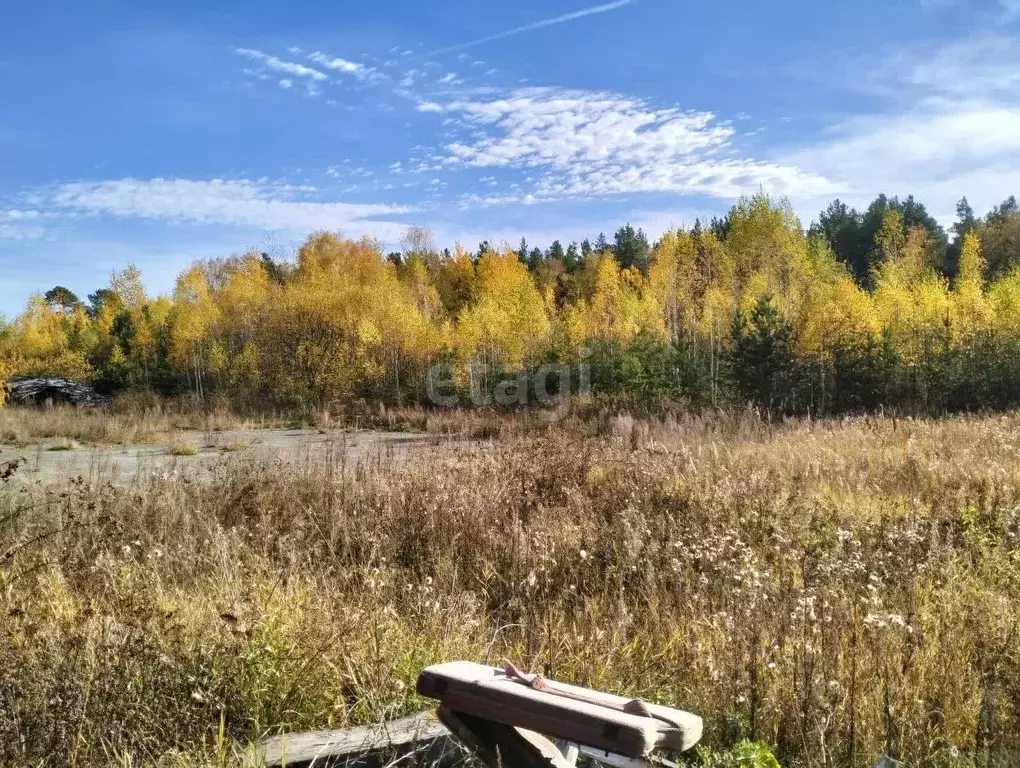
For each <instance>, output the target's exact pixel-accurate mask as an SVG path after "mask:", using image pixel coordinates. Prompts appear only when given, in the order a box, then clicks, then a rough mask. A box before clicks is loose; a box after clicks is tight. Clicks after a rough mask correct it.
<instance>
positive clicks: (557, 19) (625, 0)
mask: <svg viewBox="0 0 1020 768" xmlns="http://www.w3.org/2000/svg"><path fill="white" fill-rule="evenodd" d="M633 2H634V0H616V2H612V3H605V4H604V5H593V6H591V7H590V8H582V9H581V10H579V11H574V12H573V13H565V14H563V15H562V16H554V17H553V18H551V19H543V20H542V21H536V22H534V23H532V24H525V25H524V26H523V27H514V28H513V29H508V30H506V31H505V32H497V33H496V34H494V35H489V36H488V37H480V38H478V39H477V40H472V41H471V42H469V43H458V44H457V45H450V46H447V47H446V48H438V49H436V50H434V51H430V53H429V55H430V56H431V55H434V54H437V53H447V52H449V51H459V50H461V49H462V48H471V47H473V46H475V45H481V44H482V43H490V42H492V41H493V40H502V39H503V38H504V37H510V36H511V35H519V34H521V33H522V32H530V31H531V30H533V29H541V28H542V27H551V26H553V25H554V24H563V23H564V22H567V21H573V20H574V19H583V18H584V17H585V16H593V15H595V14H596V13H605V12H606V11H615V10H616V9H617V8H623V6H625V5H630V4H631V3H633Z"/></svg>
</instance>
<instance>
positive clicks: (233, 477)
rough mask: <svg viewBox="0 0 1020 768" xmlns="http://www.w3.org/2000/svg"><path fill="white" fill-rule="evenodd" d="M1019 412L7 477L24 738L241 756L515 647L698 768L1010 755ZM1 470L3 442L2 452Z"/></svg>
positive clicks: (12, 640)
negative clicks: (688, 738) (665, 739)
mask: <svg viewBox="0 0 1020 768" xmlns="http://www.w3.org/2000/svg"><path fill="white" fill-rule="evenodd" d="M1018 446H1020V417H1018V416H1017V415H1007V416H1002V417H995V418H973V417H957V418H951V419H945V420H941V421H924V420H911V419H898V420H894V419H889V418H885V419H859V420H846V421H817V420H812V421H807V420H804V421H795V422H790V423H786V424H777V423H776V422H774V421H773V422H769V421H766V420H762V419H759V418H758V417H756V416H755V415H754V414H753V413H750V412H749V413H747V414H745V415H743V416H734V417H720V416H701V417H696V416H687V417H682V418H678V419H667V420H664V421H651V422H647V421H640V420H634V419H632V418H629V417H615V418H608V417H603V418H601V419H599V418H596V419H593V420H591V421H589V422H586V423H569V424H561V425H559V426H557V427H556V428H554V429H548V430H543V429H542V428H541V427H540V426H539V422H537V421H535V422H533V423H532V426H531V427H530V428H529V429H527V430H518V431H517V433H516V434H515V433H514V427H513V426H512V423H511V422H507V423H506V424H505V425H504V430H503V432H502V438H501V439H500V440H498V441H496V442H494V443H492V444H486V445H476V444H474V443H469V444H464V443H451V444H449V445H444V446H439V447H437V448H438V449H437V450H436V451H435V452H434V453H432V454H429V455H426V456H423V457H421V458H420V459H419V460H417V461H416V462H414V463H411V464H406V465H397V464H394V463H392V462H388V461H386V460H385V458H383V459H381V460H379V461H373V462H372V463H371V464H370V465H366V466H362V467H360V468H352V467H347V468H346V470H345V471H341V469H342V467H343V465H342V458H341V457H342V453H327V454H326V455H325V456H324V458H323V461H322V464H321V465H314V466H313V465H311V464H308V463H302V464H301V466H300V467H292V466H285V465H282V464H271V465H259V464H258V463H257V462H253V461H252V460H251V459H250V457H244V456H243V454H242V456H240V457H239V456H230V455H225V456H224V458H223V464H222V465H221V466H220V467H218V468H217V469H216V470H215V473H214V476H213V480H212V481H210V482H196V481H193V480H188V479H185V478H182V477H181V476H178V475H176V474H172V473H171V472H170V471H169V470H168V472H167V474H165V475H163V476H160V477H156V478H153V479H152V480H151V482H150V484H149V485H148V486H144V487H134V488H120V487H114V486H112V485H111V486H104V485H90V484H88V483H86V482H83V481H80V480H78V481H73V482H70V483H69V484H67V485H64V486H60V487H53V488H49V489H46V488H36V489H19V490H14V488H15V486H14V485H12V484H7V485H6V486H4V488H5V489H6V490H4V491H0V763H4V764H17V765H32V764H45V765H74V766H90V765H96V766H107V765H111V764H124V765H127V764H131V765H141V764H145V765H150V764H157V763H158V764H162V765H208V764H216V765H222V764H225V762H226V760H227V758H228V757H229V756H230V754H231V753H232V752H233V751H234V750H242V751H243V750H244V748H245V747H244V745H247V744H248V743H250V742H251V740H253V739H256V738H258V737H259V736H261V735H263V734H266V733H274V732H278V731H281V730H283V731H292V730H301V729H312V728H322V727H337V726H342V725H345V724H349V723H360V722H367V721H374V720H378V719H382V718H387V717H394V716H398V715H401V714H405V713H408V712H411V711H414V710H417V709H419V708H421V707H422V706H423V705H425V702H422V701H419V700H418V699H417V698H416V696H415V694H414V692H413V688H414V685H413V684H414V680H415V676H416V675H417V673H418V671H419V670H420V669H421V668H422V667H423V666H425V665H427V664H429V663H432V662H436V661H439V660H445V659H451V658H458V657H462V658H472V659H478V660H486V659H487V660H490V661H493V662H495V661H498V660H500V659H502V658H504V657H505V658H510V659H513V660H515V661H516V662H517V663H518V664H519V665H521V666H522V667H527V668H530V669H538V670H541V669H543V668H544V667H545V665H548V668H549V670H550V672H551V674H552V675H553V676H555V677H557V678H561V679H568V680H574V681H577V682H579V683H582V684H587V685H591V686H593V687H597V688H601V689H608V690H616V691H625V692H626V693H627V694H628V695H632V696H642V697H646V698H648V699H649V700H655V701H661V702H664V703H670V704H674V705H678V706H681V707H685V708H688V709H690V710H693V711H695V712H697V713H699V714H700V715H702V716H703V717H704V718H705V723H706V734H705V745H706V747H707V748H709V749H710V750H711V751H710V752H703V753H702V754H701V756H700V758H698V759H697V762H698V763H699V764H703V765H732V764H734V763H733V760H752V759H753V760H755V761H760V762H752V763H749V764H752V765H757V764H760V765H771V763H769V762H768V759H769V758H768V754H767V752H766V751H765V750H763V749H761V748H760V747H758V746H755V745H754V744H753V743H751V742H758V743H759V744H764V745H768V747H769V748H770V749H772V750H774V752H775V754H776V757H777V758H778V760H779V761H780V763H781V764H782V765H783V766H836V765H839V766H872V765H874V763H875V762H876V760H877V758H878V757H879V755H881V754H888V755H890V756H892V757H895V758H898V759H901V760H904V761H906V762H907V763H908V764H910V765H924V766H942V765H953V766H956V765H965V764H966V765H1007V764H1009V762H1010V755H1015V754H1016V753H1017V752H1016V750H1017V749H1020V666H1018V661H1020V635H1018V632H1017V629H1018V626H1020V624H1018V622H1020V583H1018V580H1020V576H1018V574H1020V569H1018V568H1017V565H1018V558H1020V514H1018V510H1020V471H1018V466H1020V465H1018V464H1017V461H1016V452H1017V450H1018ZM2 474H3V471H2V466H0V475H2Z"/></svg>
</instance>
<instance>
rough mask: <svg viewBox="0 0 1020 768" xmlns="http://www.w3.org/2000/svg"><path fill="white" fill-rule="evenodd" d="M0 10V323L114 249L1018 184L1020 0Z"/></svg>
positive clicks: (79, 277) (269, 241)
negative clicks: (749, 196)
mask: <svg viewBox="0 0 1020 768" xmlns="http://www.w3.org/2000/svg"><path fill="white" fill-rule="evenodd" d="M155 5H156V4H154V3H150V4H146V3H136V2H126V1H123V0H119V1H116V2H114V1H113V0H92V2H89V3H83V2H80V1H79V2H52V1H50V0H36V1H35V2H31V3H14V2H7V3H4V4H3V6H2V7H0V312H2V313H5V314H7V315H8V316H10V315H12V314H14V313H16V312H17V311H18V310H19V309H20V308H21V307H22V306H23V304H24V302H25V299H26V298H27V297H28V295H29V294H31V293H32V292H34V291H42V290H46V289H47V288H50V287H52V286H53V285H54V284H58V283H59V284H64V285H67V286H68V287H70V288H72V290H75V291H76V292H78V293H79V294H80V295H82V296H84V295H85V294H86V293H88V292H90V291H93V290H95V288H96V287H99V286H101V285H103V284H105V283H106V282H107V280H108V277H109V273H110V271H111V270H112V269H114V268H120V267H123V266H124V265H125V264H126V263H128V262H134V263H136V264H138V266H139V267H141V269H142V274H143V277H144V278H145V281H146V283H147V285H148V286H149V287H150V289H152V290H153V291H160V292H166V291H170V290H171V289H172V287H173V281H174V278H175V277H176V275H177V273H178V272H179V271H180V270H181V269H182V268H183V267H184V266H185V265H186V264H187V263H189V262H190V261H193V260H195V259H200V258H209V257H213V256H224V255H229V254H231V253H240V252H243V251H245V250H247V249H249V248H252V247H255V248H259V249H261V250H270V251H272V252H274V253H278V254H287V253H289V252H291V251H292V249H293V247H294V246H295V245H296V244H297V243H299V242H300V241H301V239H302V238H303V237H304V236H305V235H307V234H308V232H310V231H312V230H314V229H318V228H323V229H330V230H339V231H342V232H344V233H345V234H348V235H355V236H360V235H362V234H368V235H372V236H374V237H377V238H379V239H380V240H382V241H383V242H384V243H385V244H387V245H394V244H395V243H396V242H397V241H398V239H399V237H400V233H401V232H402V231H403V229H404V228H405V227H406V226H407V225H409V224H423V225H426V226H428V227H430V228H431V229H432V230H433V232H434V234H435V237H436V240H437V241H438V242H439V243H440V244H441V245H447V244H450V245H452V243H453V242H454V241H455V240H459V241H461V242H462V243H463V244H464V245H465V246H467V247H469V248H474V247H476V245H477V243H478V242H479V241H480V240H482V239H489V240H490V241H493V242H499V241H501V240H504V239H507V240H509V241H511V242H513V243H515V244H516V242H517V241H518V240H519V239H520V237H521V236H522V235H524V236H526V237H527V238H528V240H529V242H530V243H532V244H535V245H539V246H542V247H544V246H546V245H548V243H549V242H550V241H551V240H552V239H554V238H559V239H561V240H563V241H564V242H566V241H569V240H571V239H580V238H582V237H584V236H586V235H587V236H592V237H594V236H595V235H596V234H597V233H598V232H599V231H600V230H605V231H606V232H607V234H611V232H612V230H613V229H614V228H615V227H616V226H618V225H619V224H621V223H625V222H627V221H630V222H633V223H634V224H635V225H640V226H643V227H645V228H646V229H647V230H648V231H649V233H650V234H651V235H652V236H656V235H658V234H659V233H660V232H661V231H662V230H663V229H665V228H666V227H668V226H670V225H671V224H682V223H687V224H689V223H691V222H692V221H693V219H694V217H696V216H699V215H700V216H706V215H708V216H710V215H711V214H713V213H721V212H723V211H725V210H726V209H727V208H728V207H729V205H730V204H731V203H732V202H733V200H734V198H735V197H737V196H738V195H740V194H741V193H745V192H754V191H755V190H757V189H759V188H765V189H767V190H768V191H770V192H773V193H776V194H782V195H787V196H789V198H790V199H791V201H792V202H793V204H794V206H795V208H796V209H797V211H798V212H799V213H800V214H801V216H802V218H803V220H804V223H805V225H806V224H807V223H808V222H809V221H810V220H811V218H813V217H814V216H816V215H817V212H818V211H819V210H820V209H821V208H822V207H823V206H824V205H825V203H826V202H827V201H828V200H830V199H831V198H833V197H836V196H839V197H842V198H843V199H845V200H847V201H849V202H852V203H854V204H866V202H867V201H868V200H869V199H871V198H872V197H874V195H875V194H877V193H878V192H886V193H889V194H900V195H906V194H911V193H912V194H914V195H916V196H917V197H919V198H920V199H921V200H922V201H923V202H925V203H926V204H927V205H928V207H929V209H931V210H932V212H933V213H934V214H935V215H936V216H938V217H939V218H940V219H941V220H943V221H944V222H947V223H948V221H949V220H951V219H952V217H953V210H954V205H955V202H956V200H957V199H958V198H959V197H960V196H961V195H963V194H966V195H967V196H968V197H969V199H970V200H971V202H972V203H973V204H974V206H975V208H976V209H977V210H978V211H979V212H984V211H985V210H987V209H988V208H989V207H991V206H992V205H993V204H994V203H997V202H998V201H1000V200H1001V199H1002V198H1004V197H1006V196H1007V195H1009V194H1011V193H1018V194H1020V0H987V1H986V2H971V3H966V2H962V1H959V2H957V1H956V0H860V1H859V2H855V3H824V2H817V1H813V2H808V1H807V0H796V1H789V2H783V3H759V2H751V1H750V0H733V1H727V0H722V2H717V3H688V2H678V1H677V0H616V2H611V1H607V2H600V3H594V4H591V3H589V4H586V2H585V0H544V1H543V2H539V1H538V0H518V1H517V2H514V3H496V2H486V3H481V2H468V1H467V0H430V1H429V2H420V0H416V1H412V0H392V1H390V0H377V1H376V2H360V1H359V2H351V1H350V0H347V1H345V0H334V2H306V1H304V0H297V1H292V2H286V3H284V2H259V1H258V0H248V1H247V2H230V1H224V0H218V1H217V2H215V3H209V2H198V1H197V0H178V1H177V2H174V3H161V4H159V5H160V6H161V7H159V8H155V7H145V6H155Z"/></svg>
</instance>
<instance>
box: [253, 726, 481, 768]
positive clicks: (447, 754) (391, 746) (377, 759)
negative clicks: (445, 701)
mask: <svg viewBox="0 0 1020 768" xmlns="http://www.w3.org/2000/svg"><path fill="white" fill-rule="evenodd" d="M419 751H420V752H421V753H422V755H421V757H422V758H423V759H422V760H420V761H418V762H419V763H421V764H430V763H440V764H445V765H451V764H453V763H454V762H456V760H457V759H459V758H460V757H461V756H462V754H463V750H462V749H461V748H460V747H459V746H457V744H456V743H455V742H454V740H453V739H452V738H450V734H449V732H448V731H447V729H446V727H445V726H444V725H443V724H442V723H440V722H439V721H438V720H436V718H435V715H433V714H432V713H431V712H420V713H418V714H417V715H411V716H410V717H405V718H403V719H401V720H393V721H391V722H389V723H381V724H379V725H366V726H361V727H357V728H347V729H345V730H342V731H313V732H310V733H294V734H288V735H284V736H274V737H272V738H268V739H264V740H263V741H262V742H260V744H259V749H258V753H259V758H260V759H261V760H262V761H263V762H264V763H265V765H266V766H267V768H335V767H336V766H347V767H348V768H356V767H357V768H377V767H379V766H383V765H385V764H386V763H387V762H388V761H389V760H391V759H393V758H394V757H398V756H404V755H408V754H410V753H412V752H419Z"/></svg>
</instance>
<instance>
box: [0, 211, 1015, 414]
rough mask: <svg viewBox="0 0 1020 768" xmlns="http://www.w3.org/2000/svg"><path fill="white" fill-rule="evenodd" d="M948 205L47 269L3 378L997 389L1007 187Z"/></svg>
mask: <svg viewBox="0 0 1020 768" xmlns="http://www.w3.org/2000/svg"><path fill="white" fill-rule="evenodd" d="M957 212H958V219H957V221H956V223H955V224H954V225H953V226H952V227H951V229H950V231H948V232H947V231H945V230H944V229H943V228H942V227H941V226H940V225H939V224H938V222H937V221H936V220H935V219H934V218H933V217H932V216H931V215H930V214H929V213H928V212H927V210H926V209H925V207H924V206H923V205H922V204H920V203H919V202H917V201H916V200H914V198H912V197H908V198H906V199H905V200H900V199H898V198H895V197H892V198H889V197H886V196H884V195H882V196H879V197H878V198H877V199H876V200H875V201H873V202H872V203H871V204H870V205H869V206H868V208H867V209H866V210H864V211H857V210H855V209H852V208H849V207H848V206H846V205H845V204H844V203H842V202H840V201H838V200H837V201H834V202H833V203H832V204H831V205H829V206H828V207H827V208H826V210H825V211H823V212H821V214H820V215H819V217H818V220H817V221H816V222H814V223H813V224H812V225H811V226H810V227H809V228H808V229H807V230H806V231H805V230H804V229H803V227H802V225H801V223H800V221H799V220H798V219H797V217H796V215H795V214H794V213H793V210H792V208H791V206H790V204H789V203H788V201H786V200H776V199H773V198H771V197H769V196H768V195H766V194H765V193H759V194H757V195H754V196H750V197H745V198H742V199H741V200H739V201H738V202H737V203H736V204H735V205H734V206H733V208H732V209H731V210H730V211H729V213H728V214H727V215H726V216H724V217H721V218H715V219H713V220H712V221H711V222H707V223H706V224H704V225H703V224H702V223H701V222H700V221H696V222H695V223H694V225H693V226H692V227H689V228H674V229H671V230H669V231H667V232H666V233H665V234H664V235H663V236H662V237H661V238H660V239H659V240H658V241H657V242H655V243H651V242H650V241H649V239H648V237H647V236H646V235H645V233H644V232H642V231H641V230H640V229H635V228H634V227H632V226H630V225H626V226H623V227H620V228H619V229H618V230H617V231H616V232H615V234H614V236H613V238H612V240H609V239H608V238H607V237H606V236H605V235H603V234H600V235H599V236H598V237H596V238H595V239H594V240H588V239H586V240H584V241H582V242H580V243H569V244H567V245H566V246H564V245H563V244H562V243H560V242H559V241H557V242H554V243H552V244H551V245H550V246H549V247H548V248H546V249H545V250H542V249H539V248H536V247H530V246H529V244H528V243H527V242H526V241H525V240H524V239H522V240H521V241H520V244H519V245H518V246H517V247H514V246H512V245H509V244H505V245H502V246H493V245H491V244H490V243H488V242H484V243H481V244H479V246H478V248H477V250H475V251H470V252H469V251H467V250H465V249H463V248H462V247H460V246H459V245H457V246H455V247H454V248H453V250H452V251H451V250H449V249H444V250H442V251H440V250H439V249H438V248H437V247H436V245H435V244H434V243H433V241H432V238H431V235H430V234H429V232H428V231H427V230H425V229H422V228H418V227H412V228H410V229H409V230H408V232H407V234H406V236H405V237H404V238H403V240H402V242H401V249H400V250H399V251H394V252H391V253H385V252H384V251H383V250H382V248H381V247H380V245H379V244H378V243H377V242H375V241H372V240H370V239H361V240H354V239H348V238H343V237H340V236H338V235H335V234H330V233H326V232H318V233H314V234H313V235H311V236H310V237H309V238H308V239H307V240H306V242H305V243H304V244H303V245H302V246H301V247H300V248H299V249H298V250H297V252H296V254H295V256H294V258H292V259H279V258H273V257H271V256H270V255H268V254H265V253H259V252H250V253H246V254H244V255H241V256H232V257H229V258H222V259H215V260H210V261H204V262H199V263H195V264H192V265H191V266H190V267H188V268H187V269H186V270H185V271H184V272H183V273H182V274H181V275H180V276H179V277H178V279H177V282H176V286H175V289H174V291H173V294H172V295H170V296H158V297H152V296H149V295H148V294H147V292H146V291H145V289H144V286H143V284H142V281H141V275H140V274H139V271H138V270H137V269H136V268H135V267H131V266H129V267H127V268H126V269H124V270H123V271H120V272H115V273H114V274H113V276H112V278H111V280H110V284H109V285H108V286H106V287H104V288H101V289H99V290H97V291H96V292H95V293H93V294H90V295H89V296H87V297H86V300H85V301H82V300H80V299H79V298H78V297H77V296H76V295H75V294H74V293H73V292H71V291H70V290H68V289H67V288H64V287H61V286H57V287H54V288H53V289H52V290H50V291H48V292H46V293H45V294H42V295H36V296H33V297H31V298H30V300H29V301H28V305H27V307H26V309H25V311H24V312H23V313H22V314H21V315H20V316H18V317H17V318H15V319H14V320H13V321H10V322H0V379H3V378H5V377H10V376H15V375H22V376H33V375H43V374H46V375H58V376H67V377H70V378H75V379H80V380H87V381H91V382H92V383H93V384H94V385H95V386H97V387H98V388H99V389H101V390H102V391H104V392H109V393H115V392H118V391H123V390H132V389H135V390H137V389H141V390H149V391H155V392H159V393H162V394H166V395H180V394H190V395H191V396H193V397H195V398H199V399H202V400H218V399H225V400H228V401H230V402H231V403H232V404H233V405H234V406H235V407H237V408H241V409H249V410H253V409H264V408H270V407H271V408H280V409H297V410H301V409H309V408H317V407H321V406H323V405H326V404H330V403H335V402H349V401H351V400H354V399H358V398H364V399H366V400H372V401H380V402H384V403H390V404H399V405H408V404H427V392H428V386H427V381H428V376H429V373H428V371H429V369H430V367H431V366H434V365H436V364H444V365H446V366H447V367H448V369H449V370H450V371H451V372H452V374H451V375H452V384H451V386H452V387H453V388H454V389H461V390H463V391H465V392H466V391H468V390H469V389H471V388H476V387H479V386H481V387H483V388H484V387H486V386H491V384H492V383H493V382H495V381H498V380H500V379H501V378H505V377H506V376H508V375H513V374H515V373H517V372H520V371H525V372H527V371H535V370H537V369H538V368H539V367H541V366H542V365H545V364H547V363H550V362H560V363H566V364H568V365H571V366H572V370H575V371H576V370H578V367H579V366H581V365H584V366H586V370H587V371H589V375H590V384H591V391H592V393H593V395H594V396H595V397H599V398H605V399H607V400H615V401H619V402H621V403H627V404H629V405H632V406H640V407H649V408H654V407H656V406H660V405H663V404H668V403H677V402H683V403H689V404H691V405H693V406H705V405H723V404H727V403H746V402H753V403H755V404H757V405H759V406H761V407H763V408H767V409H769V410H770V411H773V412H783V413H812V414H832V413H847V412H861V411H869V410H874V409H877V408H883V407H884V408H894V409H899V410H902V411H911V412H945V411H956V410H966V409H985V408H1009V407H1013V406H1016V405H1018V404H1020V385H1018V384H1017V382H1020V209H1018V206H1017V202H1016V199H1015V198H1013V197H1010V198H1009V199H1008V200H1006V201H1004V202H1003V203H1002V204H1001V205H999V206H996V207H995V208H994V209H993V210H992V211H990V212H989V213H988V214H987V215H986V216H984V217H983V218H980V217H978V216H976V215H975V213H974V211H973V210H972V208H971V207H970V205H969V204H968V203H967V201H966V199H963V200H961V201H960V204H959V205H958V207H957ZM479 379H481V381H479ZM522 380H524V379H522ZM574 385H575V386H576V382H574ZM526 399H527V392H522V393H521V397H520V400H521V401H522V402H523V401H524V400H526Z"/></svg>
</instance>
